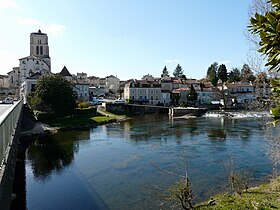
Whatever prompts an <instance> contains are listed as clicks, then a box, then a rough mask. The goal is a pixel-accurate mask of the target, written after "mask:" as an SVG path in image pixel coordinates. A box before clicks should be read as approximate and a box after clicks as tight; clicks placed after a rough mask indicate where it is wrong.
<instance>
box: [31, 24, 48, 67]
mask: <svg viewBox="0 0 280 210" xmlns="http://www.w3.org/2000/svg"><path fill="white" fill-rule="evenodd" d="M30 56H34V57H36V58H38V59H42V60H44V61H45V62H46V63H47V64H48V65H49V66H51V59H50V56H49V45H48V35H47V34H45V33H42V32H41V30H40V29H39V30H38V32H33V33H31V34H30Z"/></svg>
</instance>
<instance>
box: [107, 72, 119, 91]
mask: <svg viewBox="0 0 280 210" xmlns="http://www.w3.org/2000/svg"><path fill="white" fill-rule="evenodd" d="M105 85H106V87H107V88H108V89H109V90H110V91H111V92H112V93H117V92H118V91H119V87H120V80H119V78H117V77H115V76H113V75H110V76H107V77H105Z"/></svg>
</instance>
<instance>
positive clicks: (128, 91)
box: [124, 80, 163, 105]
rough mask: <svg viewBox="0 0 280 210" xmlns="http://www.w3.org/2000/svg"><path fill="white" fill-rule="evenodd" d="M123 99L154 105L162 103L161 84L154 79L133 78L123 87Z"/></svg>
mask: <svg viewBox="0 0 280 210" xmlns="http://www.w3.org/2000/svg"><path fill="white" fill-rule="evenodd" d="M124 99H129V100H132V101H133V102H136V103H140V104H151V105H156V104H160V103H163V101H162V94H161V84H160V82H155V81H146V80H133V81H130V82H128V83H127V84H126V85H125V87H124Z"/></svg>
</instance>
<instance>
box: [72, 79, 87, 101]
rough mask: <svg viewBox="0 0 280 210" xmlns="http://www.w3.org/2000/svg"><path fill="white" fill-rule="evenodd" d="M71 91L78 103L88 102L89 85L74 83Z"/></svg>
mask: <svg viewBox="0 0 280 210" xmlns="http://www.w3.org/2000/svg"><path fill="white" fill-rule="evenodd" d="M73 90H74V91H75V93H76V96H77V99H78V100H80V101H88V100H89V83H74V84H73Z"/></svg>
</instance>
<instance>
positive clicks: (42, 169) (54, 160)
mask: <svg viewBox="0 0 280 210" xmlns="http://www.w3.org/2000/svg"><path fill="white" fill-rule="evenodd" d="M89 136H90V135H89V131H83V132H61V133H59V134H56V135H54V136H50V137H37V138H36V139H35V140H34V142H33V143H32V144H31V145H30V146H29V148H28V150H27V159H28V160H29V162H30V165H31V168H32V172H33V174H34V177H35V178H36V179H38V180H41V181H44V180H46V179H48V178H49V177H50V175H51V174H52V173H54V172H55V173H60V172H61V171H62V170H63V169H64V168H65V167H68V166H69V165H70V164H71V163H72V162H73V160H74V154H75V153H78V152H79V144H80V141H81V140H87V141H88V140H89Z"/></svg>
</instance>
